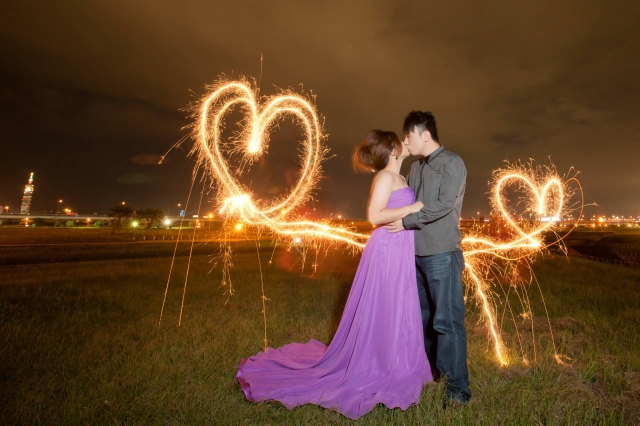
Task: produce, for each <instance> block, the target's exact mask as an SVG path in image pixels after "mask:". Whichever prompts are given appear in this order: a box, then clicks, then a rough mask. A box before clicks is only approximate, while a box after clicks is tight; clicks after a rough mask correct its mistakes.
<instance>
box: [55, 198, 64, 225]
mask: <svg viewBox="0 0 640 426" xmlns="http://www.w3.org/2000/svg"><path fill="white" fill-rule="evenodd" d="M60 204H62V200H58V205H57V206H56V216H55V217H54V219H53V226H54V227H55V226H56V225H57V224H58V213H60Z"/></svg>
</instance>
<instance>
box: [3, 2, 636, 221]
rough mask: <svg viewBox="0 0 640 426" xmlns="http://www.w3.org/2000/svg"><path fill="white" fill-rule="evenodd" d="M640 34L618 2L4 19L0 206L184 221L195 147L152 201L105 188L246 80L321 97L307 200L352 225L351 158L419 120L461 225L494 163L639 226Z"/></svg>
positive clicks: (481, 202)
mask: <svg viewBox="0 0 640 426" xmlns="http://www.w3.org/2000/svg"><path fill="white" fill-rule="evenodd" d="M638 22H640V3H637V2H636V3H634V2H628V1H623V0H619V1H611V2H583V1H579V0H569V1H565V2H554V1H549V0H542V1H538V2H528V3H527V2H503V1H498V0H491V1H486V2H482V3H474V2H458V1H453V2H444V3H443V2H439V3H436V2H410V1H401V2H383V1H373V2H370V1H355V2H287V1H278V0H276V1H272V2H266V3H265V2H258V1H243V2H230V1H213V2H209V1H190V2H164V3H161V4H160V3H153V4H152V5H151V4H150V3H147V2H125V1H110V2H72V3H65V4H53V3H52V4H47V3H30V2H13V3H10V4H8V5H7V6H5V7H4V8H3V14H2V15H1V17H0V39H1V40H2V43H0V128H2V129H3V131H2V132H0V141H2V146H3V147H5V148H4V149H5V150H6V152H8V153H9V152H10V154H11V155H4V156H3V157H2V158H3V161H0V179H2V182H3V185H2V187H1V188H0V201H2V202H4V203H9V204H17V203H18V202H19V198H20V191H21V187H22V185H24V183H25V182H24V181H26V178H27V177H28V173H29V172H31V171H35V172H36V193H35V195H34V207H35V208H36V209H41V210H44V209H48V208H49V206H50V205H55V200H56V199H57V198H59V197H61V196H63V195H64V196H65V197H66V198H71V199H74V200H75V201H74V206H76V209H77V210H80V211H82V210H87V211H96V210H98V211H101V210H104V209H106V207H104V206H109V205H111V204H113V202H114V201H118V200H121V199H127V200H132V201H131V202H133V200H136V205H146V204H148V205H154V206H155V205H157V206H161V207H163V208H165V209H169V208H172V207H173V206H175V205H177V203H178V202H181V201H182V202H184V200H185V199H186V194H187V193H188V190H189V185H190V184H191V177H192V174H191V172H192V171H191V167H192V162H191V160H189V159H187V156H186V153H187V152H188V150H189V146H188V144H185V145H183V146H182V148H180V149H179V150H177V151H174V152H172V154H171V155H172V158H173V159H174V160H175V161H173V162H172V163H171V164H167V165H166V166H163V167H162V168H159V169H154V170H156V173H157V175H158V180H157V181H155V182H154V184H153V185H144V186H143V185H133V184H131V185H120V184H114V182H117V181H118V179H119V178H121V177H124V176H138V175H140V174H144V173H145V171H146V170H148V169H146V168H145V166H146V163H145V164H141V163H140V162H139V161H142V160H136V161H132V158H138V156H140V155H141V154H140V153H145V152H146V153H149V152H155V153H163V152H166V151H167V150H168V149H169V148H170V147H171V146H173V145H174V143H176V142H177V141H178V140H180V139H181V138H183V137H184V136H185V135H187V134H188V129H186V128H185V126H188V125H189V124H190V123H191V122H190V119H189V118H188V113H187V112H186V111H184V110H183V108H185V107H186V106H187V105H188V104H189V103H190V102H193V101H194V100H196V99H198V98H199V96H201V95H202V94H203V93H204V86H205V84H207V83H212V82H213V81H215V79H216V77H217V76H219V75H221V74H223V73H225V74H227V75H229V76H232V77H233V76H238V75H240V74H243V75H247V76H251V77H255V78H256V79H257V80H259V81H260V85H261V89H262V93H264V94H270V93H274V92H275V89H274V87H285V88H286V87H291V88H294V89H296V90H300V89H302V88H303V89H305V90H307V91H311V90H312V91H313V94H314V95H316V96H317V98H316V100H317V105H318V108H319V110H320V112H321V113H322V114H323V115H324V117H325V126H326V131H327V133H328V135H329V138H328V140H327V144H328V146H329V148H330V149H331V153H332V154H334V157H332V158H331V159H330V160H329V161H327V162H326V163H325V165H324V171H325V178H324V179H323V180H322V181H321V185H322V188H321V189H320V190H318V191H317V194H316V200H317V203H318V205H322V206H324V207H323V208H325V207H326V211H327V212H328V213H331V212H333V213H335V212H337V211H338V210H340V211H341V212H342V213H343V214H346V215H351V216H360V217H363V216H364V212H365V204H366V201H367V198H368V186H369V184H370V180H371V176H368V175H355V174H353V172H352V171H351V167H350V164H349V157H350V152H351V149H352V147H353V146H354V145H355V144H356V143H358V142H359V141H360V139H361V138H362V137H363V136H364V135H365V134H366V132H367V131H368V130H370V129H372V128H383V129H389V130H395V131H400V126H401V123H402V120H403V118H404V115H405V114H406V113H407V112H408V111H410V110H412V109H428V110H431V111H433V112H434V113H435V114H436V117H437V119H438V124H439V134H440V136H441V140H442V142H443V144H444V145H445V147H446V148H448V149H451V150H454V151H456V152H458V153H459V154H460V155H462V157H463V158H464V159H465V161H466V163H467V169H468V171H469V182H468V189H467V195H466V200H465V209H464V210H466V211H468V212H472V213H473V214H475V213H476V211H478V210H480V211H484V210H486V209H487V203H486V195H485V192H486V182H487V180H488V179H489V177H490V174H491V170H492V169H494V168H496V167H499V166H501V165H502V162H503V160H505V159H507V160H511V161H515V160H518V159H523V160H527V159H529V158H535V159H537V160H538V161H540V162H543V163H544V162H546V161H547V159H548V157H549V156H551V160H552V161H553V162H554V163H556V165H557V166H558V168H559V169H560V170H568V169H569V167H571V166H575V167H576V169H578V170H579V171H580V172H581V174H580V179H581V181H582V183H583V186H584V187H585V189H586V191H587V194H588V199H587V201H588V202H593V201H595V202H597V203H598V204H599V205H601V206H602V210H603V212H609V213H617V214H635V215H637V214H640V201H637V200H635V199H632V198H630V197H629V195H628V194H629V193H632V192H633V191H636V190H637V189H640V184H639V183H638V182H640V172H638V171H637V166H636V164H635V163H636V158H637V157H638V155H639V154H640V152H639V151H640V148H638V144H637V143H635V142H636V140H637V135H638V134H640V121H638V119H637V117H638V116H639V114H640V101H639V99H640V79H638V78H637V76H638V75H640V60H639V59H638V58H640V26H639V25H638ZM261 55H262V56H263V57H264V63H263V67H262V76H260V73H261V66H260V57H261ZM302 85H303V86H302ZM298 140H299V137H298V136H297V133H296V132H294V131H292V130H291V128H289V130H287V127H286V126H283V127H281V128H280V129H276V130H275V131H274V135H273V139H272V144H271V147H270V149H269V154H268V156H267V157H265V158H264V159H263V160H262V162H259V163H256V165H255V167H254V169H252V170H251V171H250V172H249V173H248V174H247V176H246V178H245V180H244V181H243V182H244V183H245V184H247V185H249V186H251V187H252V188H253V189H254V190H256V191H257V192H259V193H260V195H261V196H263V197H268V196H274V195H273V194H271V193H270V190H272V189H273V188H276V187H281V188H283V189H282V191H285V190H286V188H288V187H289V186H290V182H289V181H290V180H291V179H290V177H287V174H288V175H291V170H295V167H296V166H295V161H293V160H295V155H293V157H292V156H291V155H290V154H291V152H297V145H296V144H297V142H298ZM7 147H8V148H7ZM145 155H146V154H145ZM182 158H184V160H181V159H182ZM145 161H146V160H145ZM142 162H143V163H144V161H142ZM134 180H135V179H134ZM143 187H144V190H143V189H141V188H143ZM272 192H273V191H272ZM67 195H68V196H67ZM467 215H471V213H467Z"/></svg>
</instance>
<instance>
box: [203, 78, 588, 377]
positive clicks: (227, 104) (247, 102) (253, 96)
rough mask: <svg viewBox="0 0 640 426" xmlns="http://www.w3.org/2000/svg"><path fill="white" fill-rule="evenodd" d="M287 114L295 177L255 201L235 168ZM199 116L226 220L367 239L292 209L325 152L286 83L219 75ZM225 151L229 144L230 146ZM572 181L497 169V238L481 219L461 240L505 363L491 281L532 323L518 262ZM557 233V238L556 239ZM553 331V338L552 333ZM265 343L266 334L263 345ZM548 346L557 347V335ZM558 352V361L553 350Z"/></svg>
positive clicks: (471, 282) (471, 283)
mask: <svg viewBox="0 0 640 426" xmlns="http://www.w3.org/2000/svg"><path fill="white" fill-rule="evenodd" d="M236 106H238V107H240V109H241V110H242V111H243V113H244V115H245V118H244V120H243V121H241V123H239V124H240V127H241V128H242V129H243V130H242V131H240V132H239V133H237V134H236V135H235V137H234V138H233V140H231V141H228V140H224V141H223V140H222V135H221V134H222V129H223V127H224V118H225V115H226V114H227V113H229V112H230V110H231V109H232V107H236ZM286 116H289V117H293V118H294V119H295V120H296V121H297V123H299V124H300V126H301V128H302V130H303V133H304V142H303V150H302V155H301V171H300V175H299V180H298V181H297V183H296V184H295V185H294V186H293V188H292V189H291V191H290V192H289V194H288V195H286V196H284V197H282V198H279V199H276V200H275V201H273V202H271V203H268V202H265V201H260V200H259V199H258V198H257V197H256V196H255V195H254V194H252V192H251V191H250V190H249V189H248V188H246V187H244V186H243V185H242V184H240V182H239V181H238V179H237V178H236V175H237V174H238V173H241V171H242V169H243V168H244V167H245V166H247V165H250V164H251V163H252V162H253V161H254V160H255V159H256V158H257V157H258V156H260V155H261V154H263V153H264V152H265V151H266V150H267V147H268V142H269V133H270V131H271V130H272V128H273V127H274V125H275V124H276V123H277V120H278V119H281V118H284V117H286ZM196 117H197V121H196V125H195V126H194V138H195V140H196V144H195V145H194V153H195V154H196V158H197V159H198V166H201V167H203V168H204V169H205V171H206V176H207V177H208V178H209V179H210V184H211V185H212V188H214V190H215V191H216V193H217V201H218V205H219V206H220V213H221V214H222V215H223V217H224V218H226V219H228V222H227V225H231V224H232V223H236V222H237V221H238V220H240V221H242V222H244V224H246V225H248V226H254V227H256V228H258V229H259V230H260V231H261V232H262V231H265V230H266V231H269V232H270V233H271V234H272V236H273V237H274V238H276V239H278V240H281V241H282V240H285V241H287V240H288V241H289V242H292V241H294V240H295V241H303V242H304V243H305V245H306V246H312V247H316V249H318V248H319V247H321V246H326V245H328V244H344V245H346V246H349V247H352V248H354V249H361V248H362V247H364V244H365V243H366V240H367V238H368V235H366V234H361V233H358V232H354V231H353V230H351V229H348V228H346V227H343V226H336V225H335V224H332V223H330V222H317V221H311V220H305V219H304V218H300V217H298V216H296V208H298V207H300V206H302V205H303V204H304V203H305V202H307V201H309V199H310V197H311V193H312V191H313V189H315V187H316V184H317V181H318V178H319V177H320V173H321V162H322V160H323V158H324V156H325V154H326V148H325V147H324V145H323V140H324V136H323V132H322V124H321V118H320V117H319V115H318V113H317V111H316V109H315V106H314V105H313V103H312V102H311V101H310V100H309V99H308V98H305V97H304V96H301V95H299V94H297V93H294V92H291V91H286V92H282V93H280V94H277V95H275V96H271V97H259V95H258V94H257V89H255V87H254V86H253V85H251V84H250V83H249V82H247V81H246V80H238V81H228V80H227V81H221V82H219V83H218V84H217V85H215V86H213V87H212V88H211V91H210V92H209V94H207V95H206V96H205V97H204V98H203V100H202V101H201V103H200V104H199V105H198V107H197V110H196ZM225 144H227V147H228V146H231V147H232V151H231V152H235V153H240V154H241V156H242V161H241V165H240V166H238V167H236V169H234V170H233V171H231V170H230V168H229V163H228V162H227V158H226V157H227V155H225V151H224V150H223V146H224V145H225ZM226 152H230V151H229V150H228V149H227V151H226ZM571 181H575V183H577V181H576V180H575V178H571V179H566V180H563V179H562V178H561V177H560V176H559V175H558V174H557V173H556V171H555V169H554V168H553V167H535V166H534V165H532V164H529V165H523V164H516V165H512V164H510V165H508V166H507V167H505V168H504V169H500V170H497V171H495V172H494V175H493V181H492V189H491V194H492V195H491V200H490V201H491V205H492V208H493V211H494V212H495V213H497V214H498V217H499V221H498V223H499V224H500V225H499V226H500V227H501V229H500V231H501V234H500V235H501V238H491V237H488V236H486V235H485V234H486V233H484V234H483V232H482V226H481V225H482V224H480V226H479V227H477V232H476V233H475V234H474V235H467V236H466V237H465V238H464V239H463V241H462V245H463V248H464V256H465V261H466V268H465V272H464V281H465V284H466V288H467V291H468V293H472V294H474V295H475V298H476V300H477V302H478V304H479V306H480V308H481V311H482V313H483V318H484V321H485V322H486V325H487V328H488V330H489V336H490V339H491V341H492V342H493V347H494V351H495V354H496V357H497V359H498V361H499V362H500V363H501V364H503V365H506V364H508V363H509V360H510V359H511V358H512V356H511V355H509V353H510V352H513V351H511V350H509V349H507V348H506V346H505V343H504V342H503V340H504V339H503V337H502V333H501V328H502V327H501V326H500V324H499V322H498V320H497V314H496V306H497V302H496V298H497V293H496V288H497V286H496V283H497V282H501V283H503V284H504V283H505V282H506V288H507V290H506V291H505V294H504V296H505V300H506V303H508V300H509V293H511V292H513V294H516V295H517V300H519V301H520V305H521V308H522V311H523V313H522V314H520V316H521V317H522V318H524V319H525V320H528V321H530V323H531V327H533V313H532V312H531V306H530V303H529V299H528V297H527V292H526V289H525V290H523V289H524V288H526V287H525V286H523V284H526V281H527V280H526V279H524V278H523V275H522V274H521V271H522V267H523V266H524V267H525V268H528V267H529V264H530V262H531V261H532V260H533V256H534V255H535V254H537V253H539V252H540V251H541V250H543V249H544V248H545V247H546V246H545V244H544V243H543V239H542V233H543V232H545V231H549V230H552V228H553V227H554V226H556V223H555V222H554V221H553V220H549V221H544V218H555V217H562V216H563V215H564V214H565V213H566V206H565V204H566V203H565V201H566V200H567V199H569V198H570V197H571V195H573V194H572V193H569V192H568V190H567V185H568V183H569V182H571ZM578 186H579V184H578ZM514 187H515V188H514ZM508 188H511V189H515V190H516V191H517V192H519V193H520V194H522V193H526V194H528V195H527V196H524V197H522V196H521V197H522V198H521V199H520V203H519V205H521V206H524V211H523V212H521V213H520V215H519V217H514V216H513V212H512V211H510V209H509V208H508V207H507V205H506V201H505V196H506V195H505V194H506V190H507V189H508ZM232 221H233V222H232ZM558 240H560V238H557V239H556V241H554V242H557V241H558ZM547 244H548V242H547ZM226 274H228V271H227V272H226ZM529 281H531V280H530V279H529ZM502 288H504V286H503V287H502ZM264 300H266V297H264V292H263V305H264ZM545 309H546V308H545ZM509 311H510V312H511V316H512V318H513V324H514V326H515V329H516V334H517V336H518V341H519V342H520V343H519V346H520V352H521V353H522V358H523V359H524V360H525V362H527V360H526V357H527V356H526V353H525V352H526V351H525V350H524V347H523V345H522V342H521V338H520V333H518V332H517V330H518V325H517V323H516V318H515V315H514V314H513V310H512V308H511V306H509ZM263 313H264V306H263ZM547 318H548V317H547ZM265 333H266V317H265ZM551 338H552V340H553V334H552V333H551ZM266 343H267V342H266V334H265V347H266ZM534 346H535V345H534ZM553 348H554V349H553V350H554V353H555V343H554V344H553ZM555 355H556V359H558V361H560V358H559V357H558V355H557V354H555Z"/></svg>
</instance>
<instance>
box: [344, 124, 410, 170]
mask: <svg viewBox="0 0 640 426" xmlns="http://www.w3.org/2000/svg"><path fill="white" fill-rule="evenodd" d="M394 150H395V152H396V153H398V154H400V153H401V152H402V142H401V141H400V138H399V137H398V135H397V134H395V133H394V132H385V131H384V130H372V131H370V132H369V133H368V134H367V136H366V137H365V138H364V141H362V143H361V144H359V145H358V146H356V148H355V149H354V150H353V155H352V157H351V159H352V162H353V168H354V170H356V171H358V172H372V171H373V172H376V171H379V170H382V169H384V168H385V167H387V164H388V163H389V155H390V154H391V153H392V152H393V151H394Z"/></svg>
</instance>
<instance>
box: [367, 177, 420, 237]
mask: <svg viewBox="0 0 640 426" xmlns="http://www.w3.org/2000/svg"><path fill="white" fill-rule="evenodd" d="M392 191H393V176H391V175H390V174H389V173H387V172H384V171H381V172H379V173H378V176H376V178H375V179H374V181H373V184H372V188H371V196H370V198H369V209H368V211H367V215H368V217H369V222H371V224H372V225H381V224H384V223H389V222H393V221H394V220H396V219H402V218H403V217H405V216H407V215H409V214H411V213H415V212H418V211H420V209H421V208H422V207H423V204H422V203H421V202H420V201H418V202H416V203H414V204H411V205H408V206H404V207H398V208H396V209H388V208H387V203H388V202H389V197H390V196H391V192H392Z"/></svg>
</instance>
